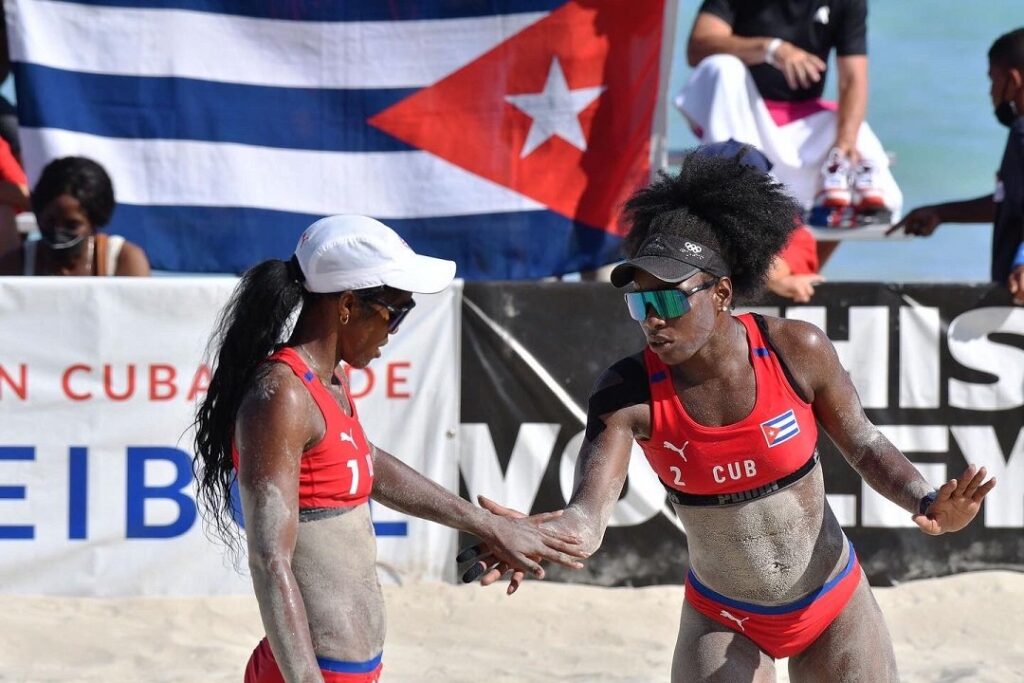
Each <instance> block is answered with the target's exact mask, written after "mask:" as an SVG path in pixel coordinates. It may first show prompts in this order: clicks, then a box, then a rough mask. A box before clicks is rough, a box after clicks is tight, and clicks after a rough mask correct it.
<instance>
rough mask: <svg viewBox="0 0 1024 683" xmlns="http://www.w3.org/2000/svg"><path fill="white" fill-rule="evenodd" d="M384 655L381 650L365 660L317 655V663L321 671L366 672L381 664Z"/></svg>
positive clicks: (340, 672)
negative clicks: (349, 659)
mask: <svg viewBox="0 0 1024 683" xmlns="http://www.w3.org/2000/svg"><path fill="white" fill-rule="evenodd" d="M383 656H384V653H383V652H381V653H380V654H379V655H377V656H376V657H374V658H373V659H368V660H366V661H365V662H343V661H341V660H340V659H329V658H327V657H317V658H316V664H317V666H319V667H320V670H321V671H330V672H331V673H336V674H365V673H369V672H370V671H373V670H374V669H376V668H377V667H378V666H380V660H381V658H382V657H383Z"/></svg>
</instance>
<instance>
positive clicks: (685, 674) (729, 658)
mask: <svg viewBox="0 0 1024 683" xmlns="http://www.w3.org/2000/svg"><path fill="white" fill-rule="evenodd" d="M774 680H775V660H773V659H772V658H771V657H769V656H768V655H766V654H765V653H764V652H762V651H761V648H759V647H758V646H757V645H755V644H754V641H752V640H750V639H749V638H747V637H746V636H744V635H741V634H739V633H736V632H735V631H732V630H730V629H727V628H726V627H724V626H722V625H721V624H719V623H718V622H715V621H712V620H711V619H708V618H707V617H706V616H704V615H703V614H701V613H700V612H698V611H697V610H695V609H694V608H693V607H691V606H690V604H689V603H687V602H683V613H682V616H681V617H680V618H679V636H678V638H677V639H676V650H675V654H674V655H673V657H672V683H748V682H750V683H755V682H756V683H769V682H771V681H774Z"/></svg>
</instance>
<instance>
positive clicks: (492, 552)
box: [455, 496, 590, 595]
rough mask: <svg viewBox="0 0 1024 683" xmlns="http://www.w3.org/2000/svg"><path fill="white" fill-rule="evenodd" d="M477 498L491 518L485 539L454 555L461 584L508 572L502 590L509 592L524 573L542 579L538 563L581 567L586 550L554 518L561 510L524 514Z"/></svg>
mask: <svg viewBox="0 0 1024 683" xmlns="http://www.w3.org/2000/svg"><path fill="white" fill-rule="evenodd" d="M477 500H478V501H479V503H480V506H481V507H483V508H484V509H485V510H487V511H489V512H491V513H492V514H494V515H495V519H494V524H493V531H492V532H491V533H490V534H489V537H488V538H482V539H481V542H480V543H478V544H476V545H473V546H470V547H468V548H465V549H464V550H462V551H461V552H460V553H459V554H458V555H457V556H456V558H455V561H456V562H458V563H460V564H461V565H463V569H464V570H463V574H462V581H463V582H464V583H470V582H472V581H476V580H477V579H480V584H481V585H483V586H489V585H491V584H492V583H494V582H496V581H498V580H500V579H501V578H502V577H503V576H508V575H511V576H510V579H509V585H508V589H507V590H506V593H507V594H508V595H512V594H513V593H515V592H516V591H517V590H518V589H519V586H520V585H521V584H522V582H523V579H524V578H525V577H526V573H527V572H529V573H531V574H533V575H534V576H535V577H537V578H539V579H543V578H544V569H543V567H541V565H540V563H541V562H542V561H544V560H547V561H549V562H554V563H555V564H559V565H561V566H563V567H568V568H570V569H582V568H583V564H582V563H581V562H580V561H579V560H582V559H586V558H587V557H588V556H589V555H590V553H589V552H588V551H587V550H586V549H585V548H584V547H583V545H582V542H581V540H580V538H579V537H578V536H577V535H576V534H574V533H572V532H570V531H567V530H564V529H561V528H560V527H559V525H558V523H557V520H559V519H560V518H561V517H562V510H555V511H554V512H543V513H540V514H536V515H530V516H527V515H526V514H524V513H522V512H519V511H518V510H513V509H511V508H507V507H504V506H503V505H499V504H498V503H495V502H494V501H493V500H490V499H489V498H486V497H484V496H478V497H477Z"/></svg>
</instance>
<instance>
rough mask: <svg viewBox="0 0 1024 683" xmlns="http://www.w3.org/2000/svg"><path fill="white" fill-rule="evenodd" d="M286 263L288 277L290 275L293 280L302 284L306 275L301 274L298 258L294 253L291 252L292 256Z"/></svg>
mask: <svg viewBox="0 0 1024 683" xmlns="http://www.w3.org/2000/svg"><path fill="white" fill-rule="evenodd" d="M286 265H287V266H288V277H290V278H291V279H292V281H293V282H297V283H298V284H302V283H303V282H305V281H306V276H305V275H303V274H302V267H301V266H299V259H298V258H297V257H296V256H295V254H292V257H291V258H290V259H288V261H287V263H286Z"/></svg>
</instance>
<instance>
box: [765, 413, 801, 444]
mask: <svg viewBox="0 0 1024 683" xmlns="http://www.w3.org/2000/svg"><path fill="white" fill-rule="evenodd" d="M761 433H762V434H764V440H765V441H766V442H767V443H768V448H775V447H776V446H778V445H779V444H780V443H784V442H786V441H789V440H790V439H792V438H793V437H794V436H796V435H797V434H799V433H800V423H799V422H797V421H796V414H794V413H793V409H792V408H791V409H789V410H787V411H786V412H784V413H782V414H781V415H779V416H777V417H773V418H772V419H770V420H767V421H765V422H762V423H761Z"/></svg>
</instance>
